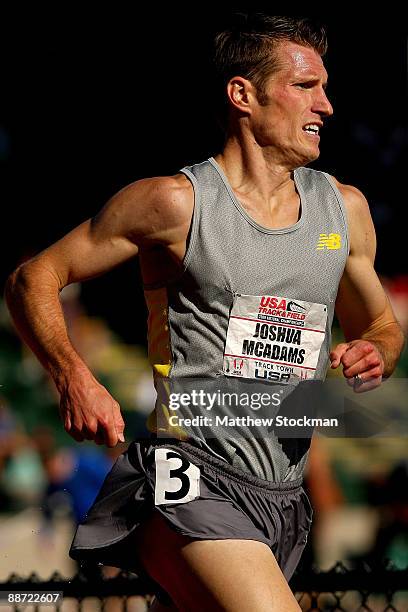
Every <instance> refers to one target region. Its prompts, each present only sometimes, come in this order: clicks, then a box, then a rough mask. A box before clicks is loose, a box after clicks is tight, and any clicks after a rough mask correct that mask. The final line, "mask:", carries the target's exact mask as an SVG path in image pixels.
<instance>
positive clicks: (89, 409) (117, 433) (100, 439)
mask: <svg viewBox="0 0 408 612" xmlns="http://www.w3.org/2000/svg"><path fill="white" fill-rule="evenodd" d="M57 388H58V390H59V392H60V395H61V401H60V415H61V419H62V421H63V423H64V427H65V431H66V432H67V433H69V435H70V436H72V437H73V438H74V440H76V441H77V442H82V441H83V440H94V441H95V442H96V444H106V445H107V446H111V447H112V446H116V444H117V443H118V442H124V441H125V438H124V435H123V430H124V428H125V423H124V421H123V418H122V415H121V412H120V406H119V404H118V402H117V401H116V400H114V399H113V397H112V396H111V395H110V394H109V393H108V391H107V390H106V389H105V387H103V386H102V385H101V384H100V383H98V381H97V380H95V378H94V377H93V376H92V374H91V373H90V372H89V371H84V372H76V373H75V375H72V376H71V377H70V378H69V379H68V380H64V381H63V382H58V383H57Z"/></svg>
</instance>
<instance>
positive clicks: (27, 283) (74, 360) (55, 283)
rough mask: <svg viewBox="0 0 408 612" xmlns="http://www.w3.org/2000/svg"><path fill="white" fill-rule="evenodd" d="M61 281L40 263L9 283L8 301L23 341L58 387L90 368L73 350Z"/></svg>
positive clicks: (25, 267)
mask: <svg viewBox="0 0 408 612" xmlns="http://www.w3.org/2000/svg"><path fill="white" fill-rule="evenodd" d="M59 290H60V286H59V280H58V278H57V277H56V275H55V274H53V272H52V271H51V270H50V269H48V268H47V267H46V266H45V265H43V264H42V263H41V262H40V261H38V260H37V261H36V260H34V261H31V262H29V263H27V264H25V265H23V266H21V267H20V268H18V269H17V270H16V271H15V272H14V273H13V274H12V275H11V276H10V277H9V279H8V281H7V285H6V292H5V297H6V301H7V305H8V307H9V310H10V312H11V315H12V317H13V320H14V323H15V325H16V328H17V330H18V332H19V334H20V336H21V338H22V339H23V340H24V341H25V342H26V344H28V346H29V347H30V348H31V349H32V351H33V352H34V353H35V355H36V356H37V357H38V359H39V361H40V362H41V363H42V365H43V366H44V368H46V369H47V370H48V371H49V372H50V374H51V375H52V377H53V378H54V381H55V383H56V385H57V387H60V385H61V384H62V383H63V380H64V379H65V378H66V377H67V376H68V375H69V374H72V373H73V372H75V371H76V370H80V369H87V366H86V365H85V363H84V362H83V361H82V359H81V358H80V357H79V355H78V353H76V351H75V349H74V348H73V346H72V344H71V342H70V340H69V337H68V332H67V328H66V324H65V320H64V315H63V311H62V307H61V302H60V299H59Z"/></svg>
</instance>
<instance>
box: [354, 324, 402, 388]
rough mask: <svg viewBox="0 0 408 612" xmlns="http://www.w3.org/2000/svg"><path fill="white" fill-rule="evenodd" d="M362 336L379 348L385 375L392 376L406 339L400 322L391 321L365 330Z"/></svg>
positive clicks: (385, 376)
mask: <svg viewBox="0 0 408 612" xmlns="http://www.w3.org/2000/svg"><path fill="white" fill-rule="evenodd" d="M361 337H362V339H363V340H368V341H369V342H372V343H373V344H374V345H375V346H376V347H377V348H378V350H379V352H380V354H381V357H382V358H383V361H384V373H383V377H384V378H387V377H388V376H391V374H392V373H393V371H394V369H395V367H396V365H397V363H398V359H399V356H400V354H401V351H402V349H403V346H404V341H405V339H404V334H403V332H402V330H401V327H400V326H399V324H398V323H396V322H389V323H387V324H384V325H383V326H381V327H378V328H374V329H371V330H369V331H367V332H365V333H364V334H362V336H361Z"/></svg>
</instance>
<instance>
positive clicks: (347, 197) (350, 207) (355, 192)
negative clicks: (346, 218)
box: [328, 175, 369, 216]
mask: <svg viewBox="0 0 408 612" xmlns="http://www.w3.org/2000/svg"><path fill="white" fill-rule="evenodd" d="M328 176H330V178H331V179H332V181H333V183H334V184H335V186H336V187H337V189H338V190H339V192H340V194H341V196H342V198H343V201H344V204H345V206H346V209H347V212H348V213H349V214H351V215H353V216H354V215H359V214H361V213H367V212H369V206H368V202H367V199H366V198H365V196H364V194H363V193H362V192H361V191H360V189H358V188H357V187H354V185H347V184H345V183H341V182H340V181H339V180H337V179H336V177H334V176H331V175H328Z"/></svg>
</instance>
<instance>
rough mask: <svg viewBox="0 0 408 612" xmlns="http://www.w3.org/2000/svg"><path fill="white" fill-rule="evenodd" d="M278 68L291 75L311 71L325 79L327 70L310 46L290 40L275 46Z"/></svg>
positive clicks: (299, 74)
mask: <svg viewBox="0 0 408 612" xmlns="http://www.w3.org/2000/svg"><path fill="white" fill-rule="evenodd" d="M275 52H276V55H277V57H278V58H279V65H280V69H279V72H281V71H283V72H286V73H288V74H290V75H293V76H302V75H303V74H309V73H313V74H315V75H316V76H321V77H322V78H323V79H327V71H326V69H325V67H324V64H323V60H322V58H321V57H320V55H319V54H318V53H317V51H315V50H314V49H312V48H311V47H305V46H303V45H299V44H297V43H294V42H291V41H282V42H281V43H279V44H278V45H277V47H276V51H275Z"/></svg>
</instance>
